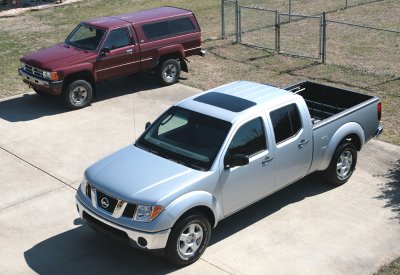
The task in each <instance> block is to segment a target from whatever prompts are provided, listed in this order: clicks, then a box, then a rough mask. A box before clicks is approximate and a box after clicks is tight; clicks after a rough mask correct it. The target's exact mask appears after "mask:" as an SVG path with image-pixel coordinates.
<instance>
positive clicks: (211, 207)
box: [165, 191, 222, 228]
mask: <svg viewBox="0 0 400 275" xmlns="http://www.w3.org/2000/svg"><path fill="white" fill-rule="evenodd" d="M165 210H166V212H167V213H168V214H169V215H168V216H170V217H174V218H173V219H172V220H171V224H170V227H171V228H172V227H173V226H174V225H175V224H176V223H177V222H179V221H180V220H182V219H184V218H185V217H187V216H188V215H190V214H192V213H194V212H200V213H203V214H204V215H205V216H206V217H207V218H208V219H209V221H210V224H211V226H212V227H215V226H216V225H217V223H218V220H219V218H220V217H221V216H222V208H221V206H220V204H219V202H218V200H217V199H216V198H215V197H214V196H213V195H212V194H210V193H208V192H205V191H193V192H189V193H186V194H184V195H183V196H181V197H179V198H177V199H175V200H174V201H173V202H172V203H170V204H169V205H168V206H167V207H166V209H165Z"/></svg>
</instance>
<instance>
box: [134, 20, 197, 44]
mask: <svg viewBox="0 0 400 275" xmlns="http://www.w3.org/2000/svg"><path fill="white" fill-rule="evenodd" d="M142 29H143V32H144V34H145V35H146V37H147V39H149V40H152V39H156V38H160V37H167V36H173V35H177V34H183V33H188V32H193V31H194V30H195V27H194V25H193V23H192V21H190V19H189V18H188V17H183V18H179V19H172V20H168V21H163V22H157V23H151V24H146V25H143V26H142Z"/></svg>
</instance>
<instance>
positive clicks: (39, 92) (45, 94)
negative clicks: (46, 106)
mask: <svg viewBox="0 0 400 275" xmlns="http://www.w3.org/2000/svg"><path fill="white" fill-rule="evenodd" d="M32 89H33V90H34V91H35V93H37V94H38V95H41V96H48V95H49V94H48V93H45V92H42V91H41V90H39V89H36V88H32Z"/></svg>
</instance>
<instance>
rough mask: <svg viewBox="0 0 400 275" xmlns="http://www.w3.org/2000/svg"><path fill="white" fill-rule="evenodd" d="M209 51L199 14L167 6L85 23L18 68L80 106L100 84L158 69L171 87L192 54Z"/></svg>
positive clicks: (40, 88)
mask: <svg viewBox="0 0 400 275" xmlns="http://www.w3.org/2000/svg"><path fill="white" fill-rule="evenodd" d="M204 54H205V51H204V50H203V49H202V41H201V30H200V27H199V24H198V23H197V20H196V17H195V16H194V14H193V12H192V11H189V10H184V9H179V8H174V7H161V8H155V9H151V10H145V11H138V12H132V13H127V14H121V15H115V16H109V17H102V18H95V19H90V20H87V21H84V22H81V23H80V24H78V26H77V27H76V28H75V29H74V30H73V31H72V32H71V34H70V35H69V36H68V37H67V38H66V39H65V42H64V43H61V44H58V45H56V46H53V47H50V48H45V49H42V50H39V51H37V52H35V53H32V54H29V55H26V56H24V57H22V58H21V68H20V69H19V70H18V72H19V74H20V75H21V77H22V78H23V81H24V82H25V83H26V84H28V85H29V86H30V87H32V88H33V90H34V91H35V92H36V93H38V94H41V95H43V94H53V95H60V94H61V95H63V97H64V100H65V103H66V105H67V106H68V107H69V108H71V109H79V108H83V107H85V106H87V105H89V104H90V102H91V101H92V97H93V93H94V92H95V90H96V84H97V83H99V82H102V81H105V80H108V79H111V78H114V77H117V76H123V75H129V74H133V73H137V72H142V71H149V70H155V72H156V75H157V78H158V80H159V81H160V82H161V84H163V85H171V84H173V83H176V82H177V81H178V80H179V76H180V72H181V70H182V71H185V72H188V66H187V63H186V60H187V59H186V58H187V57H188V56H192V55H201V56H204Z"/></svg>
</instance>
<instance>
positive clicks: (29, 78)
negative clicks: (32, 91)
mask: <svg viewBox="0 0 400 275" xmlns="http://www.w3.org/2000/svg"><path fill="white" fill-rule="evenodd" d="M18 74H19V75H20V76H21V77H22V79H23V81H24V82H25V83H26V84H28V85H30V86H32V87H34V88H36V89H38V90H40V91H43V92H46V93H49V94H54V95H58V94H60V93H61V91H62V86H63V81H62V80H59V81H50V80H46V79H43V78H39V77H36V76H33V75H31V74H29V73H27V72H25V71H24V70H22V69H18Z"/></svg>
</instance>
